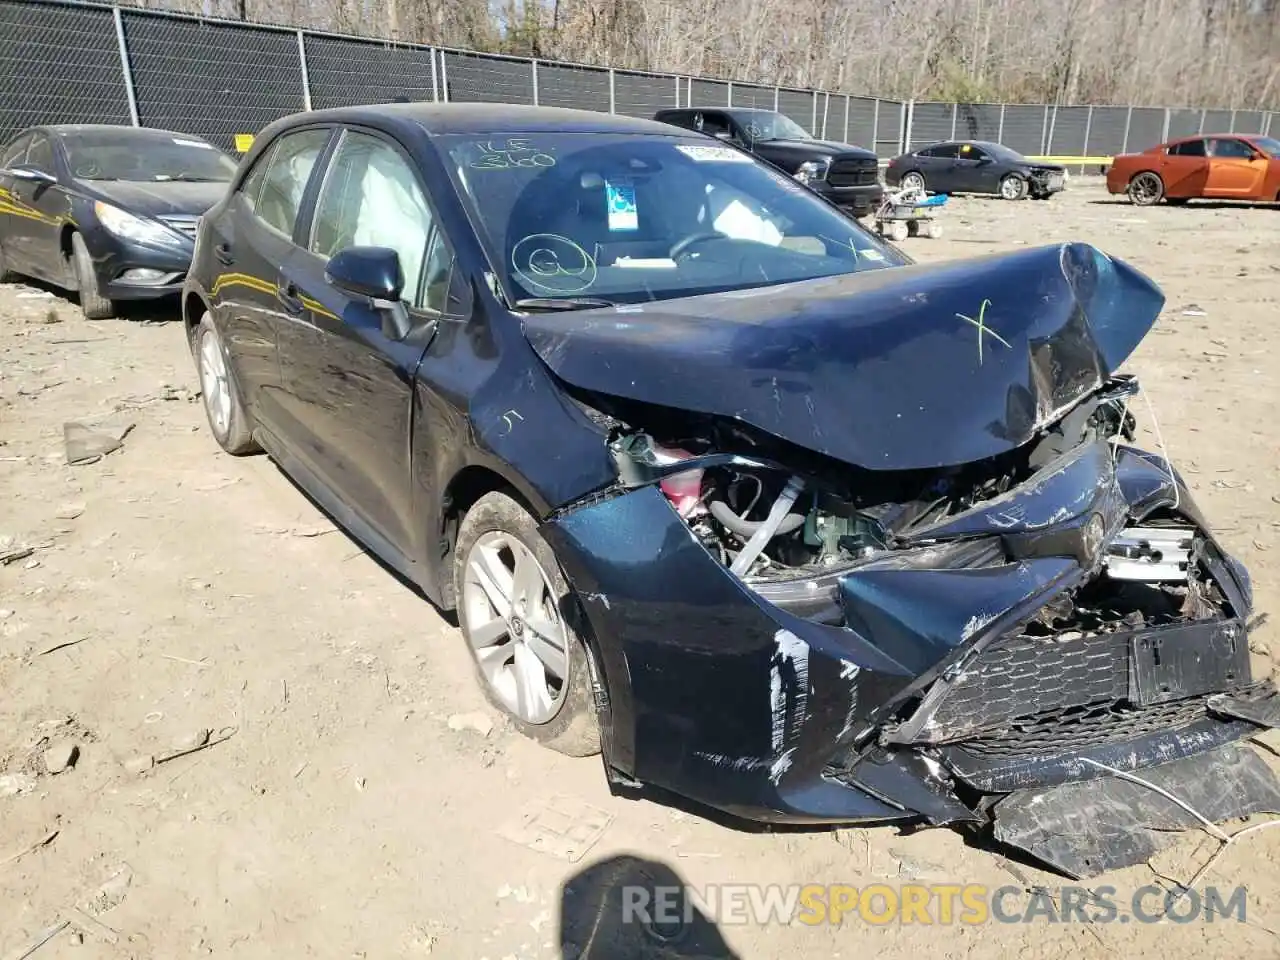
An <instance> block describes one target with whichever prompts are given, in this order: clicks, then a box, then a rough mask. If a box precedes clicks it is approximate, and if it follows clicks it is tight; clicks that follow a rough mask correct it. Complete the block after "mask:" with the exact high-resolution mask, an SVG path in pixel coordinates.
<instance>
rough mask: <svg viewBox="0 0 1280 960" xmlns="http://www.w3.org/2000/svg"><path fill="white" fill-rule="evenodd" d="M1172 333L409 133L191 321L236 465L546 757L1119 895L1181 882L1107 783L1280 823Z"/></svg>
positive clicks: (698, 141)
mask: <svg viewBox="0 0 1280 960" xmlns="http://www.w3.org/2000/svg"><path fill="white" fill-rule="evenodd" d="M1163 302H1164V298H1163V296H1162V294H1161V293H1160V291H1159V290H1158V289H1157V288H1156V287H1155V286H1154V285H1153V284H1152V283H1151V281H1149V280H1148V279H1147V278H1145V277H1144V276H1142V275H1141V274H1139V273H1138V272H1136V271H1135V270H1133V269H1132V268H1131V267H1129V266H1127V265H1126V264H1124V263H1122V262H1120V261H1117V260H1114V259H1112V258H1110V257H1108V256H1107V255H1105V254H1103V253H1102V252H1100V251H1098V250H1096V249H1095V248H1093V247H1091V246H1087V245H1084V244H1059V245H1053V246H1045V247H1038V248H1034V249H1024V250H1020V251H1018V252H1015V253H1009V254H999V255H996V256H990V257H984V258H981V259H975V260H969V261H963V262H956V263H948V264H940V265H932V266H921V265H916V264H913V263H911V262H910V261H909V260H908V259H907V258H906V257H905V256H903V255H902V254H901V253H899V252H898V251H896V250H895V249H893V248H892V247H889V246H887V245H885V244H884V243H883V242H881V241H880V240H878V239H877V238H875V237H873V236H872V235H870V234H869V233H868V232H867V231H865V230H863V229H862V228H861V227H859V226H858V225H857V223H856V222H854V221H852V220H850V219H848V218H847V217H846V216H844V215H843V214H841V213H840V212H839V211H838V210H836V209H835V208H833V207H832V206H830V205H829V204H828V203H827V202H826V201H824V200H823V199H821V198H820V197H818V196H816V195H815V194H814V193H813V192H811V191H810V190H808V189H806V188H805V187H804V186H802V185H800V184H798V183H796V182H795V181H794V180H793V179H792V178H790V177H788V176H786V175H785V174H782V173H780V172H779V171H777V170H775V169H773V168H771V167H769V166H767V165H764V164H762V163H760V162H759V161H757V160H755V159H754V158H752V157H751V156H749V155H748V154H746V153H744V152H742V151H740V150H737V149H734V148H733V147H730V146H727V145H725V144H722V143H720V142H719V141H717V140H715V139H714V138H711V137H706V136H702V135H700V134H697V133H694V132H691V131H681V130H678V129H676V128H673V127H671V126H668V125H666V124H659V123H654V122H650V121H645V120H634V119H627V118H623V117H615V116H605V115H601V114H594V113H585V112H578V111H569V110H555V109H545V108H532V107H512V106H499V105H479V104H454V105H417V104H398V105H391V106H380V107H362V108H351V109H344V110H335V111H323V112H315V113H306V114H299V115H296V116H291V117H287V118H285V119H283V120H280V121H278V122H276V123H274V124H272V125H271V126H270V127H268V128H267V129H266V130H265V131H263V132H262V134H261V135H260V136H259V137H258V138H257V142H256V143H255V145H254V147H253V150H252V151H251V153H250V154H249V155H248V156H247V157H246V158H245V160H244V162H243V163H242V164H241V165H240V168H239V170H238V171H237V173H236V178H235V180H234V181H233V182H232V184H231V186H230V190H229V192H228V194H227V195H226V197H225V198H224V199H223V200H222V201H221V202H220V203H219V204H218V205H217V206H215V207H214V208H213V209H211V210H210V211H209V212H208V214H207V215H206V216H205V217H204V218H203V220H202V224H201V227H200V230H199V234H198V239H197V245H196V252H195V257H194V264H193V266H192V269H191V272H190V274H189V278H188V282H187V284H186V289H185V293H184V298H183V310H184V318H185V321H186V327H187V331H188V335H189V337H190V340H191V344H192V349H193V353H194V356H195V358H196V363H197V366H198V368H199V373H200V382H201V388H202V393H203V397H204V403H205V407H206V411H207V413H208V418H209V423H210V426H211V428H212V431H213V433H214V436H215V437H216V438H217V440H218V442H219V443H220V444H221V445H222V447H223V448H224V449H225V450H227V451H228V452H230V453H233V454H244V453H249V452H251V451H254V450H257V449H265V451H266V452H267V453H268V454H269V455H270V456H271V457H272V458H273V459H274V460H275V461H276V462H277V463H278V464H279V465H280V466H281V467H282V468H283V469H284V470H285V471H286V472H287V473H288V474H289V475H290V476H291V477H292V478H293V479H294V480H296V481H297V482H298V483H299V484H300V485H301V486H302V487H303V488H304V489H305V490H306V491H307V492H308V493H310V494H311V495H312V496H313V497H314V498H315V499H316V500H317V501H318V502H319V503H320V504H321V505H322V506H323V507H324V508H325V509H326V510H327V511H328V512H329V513H330V514H331V515H332V516H333V517H334V518H335V519H336V520H337V521H338V522H339V523H340V524H342V525H343V527H345V529H346V530H347V531H349V532H350V534H351V535H352V536H354V537H355V538H357V539H359V540H360V541H361V542H363V543H364V544H365V545H366V546H367V547H368V548H369V549H370V550H371V551H372V552H373V553H375V554H376V555H377V556H378V557H380V558H381V559H382V560H383V561H384V562H385V563H387V564H388V565H390V566H392V567H393V568H395V569H396V570H398V571H400V573H402V574H403V575H404V576H405V577H407V578H408V579H409V580H411V581H412V582H414V583H416V584H417V585H418V586H419V587H420V588H421V590H422V592H423V594H425V596H426V597H428V598H429V599H430V600H431V601H433V602H434V603H435V604H437V605H438V606H439V607H441V608H443V609H445V610H456V611H457V615H458V620H459V624H460V626H461V629H462V633H463V635H464V637H465V639H466V642H467V644H468V647H469V649H470V651H471V654H472V656H473V657H474V660H475V664H476V667H477V673H478V676H479V679H480V682H481V684H482V686H483V688H484V690H485V692H486V694H487V696H488V697H489V699H490V700H491V701H492V703H493V704H494V705H495V706H496V707H497V708H498V709H500V710H502V711H503V712H504V713H505V714H506V715H507V717H508V718H509V719H510V721H511V722H512V724H513V725H514V726H516V727H517V728H518V729H519V730H520V731H522V732H523V733H525V734H527V735H529V736H531V737H534V738H536V739H538V740H539V741H541V742H543V743H545V744H547V745H548V746H550V747H552V748H554V749H557V750H560V751H562V752H566V753H570V754H579V755H585V754H590V753H594V752H596V751H597V750H600V751H601V752H602V753H603V755H604V760H605V766H606V770H607V771H608V774H609V776H610V778H611V781H612V782H613V783H614V784H617V785H624V784H625V785H635V784H653V785H656V786H660V787H664V788H667V789H670V790H675V791H677V792H680V793H683V794H685V795H686V796H688V797H690V798H693V799H695V800H698V801H701V802H703V803H707V804H711V805H713V806H716V807H719V808H720V809H723V810H726V811H730V812H732V813H736V814H740V815H744V816H749V817H754V818H757V819H762V820H776V821H788V820H789V821H801V822H804V821H826V820H831V821H885V820H899V821H906V820H926V821H928V822H931V823H946V822H963V821H968V822H973V821H983V822H991V821H993V820H994V821H995V823H996V828H997V829H996V835H997V837H999V838H1001V839H1002V840H1004V841H1005V842H1009V843H1014V844H1016V845H1019V846H1022V847H1024V848H1026V849H1030V850H1034V851H1035V852H1036V855H1037V856H1041V857H1042V858H1045V859H1048V860H1050V862H1052V863H1054V864H1055V865H1056V866H1058V867H1059V868H1060V869H1063V870H1065V871H1067V872H1070V873H1073V874H1075V875H1083V874H1085V873H1088V872H1090V871H1091V870H1096V869H1101V868H1104V867H1107V866H1113V865H1117V862H1118V860H1117V858H1118V857H1120V856H1121V855H1120V854H1118V853H1117V852H1116V851H1122V853H1123V856H1141V855H1142V854H1143V852H1144V848H1143V846H1142V844H1141V843H1139V842H1138V841H1137V840H1134V842H1132V843H1129V844H1127V845H1120V846H1116V847H1114V848H1113V849H1110V850H1108V851H1103V852H1101V853H1099V851H1097V850H1095V849H1092V848H1091V843H1092V840H1096V839H1097V838H1100V837H1102V836H1104V835H1108V836H1109V834H1106V833H1105V831H1079V830H1073V829H1071V828H1070V824H1069V822H1068V821H1069V820H1070V818H1071V817H1073V816H1075V815H1076V812H1077V811H1078V809H1079V806H1080V803H1081V800H1080V796H1079V794H1078V791H1077V792H1073V790H1076V788H1079V787H1080V786H1081V784H1080V783H1079V782H1078V781H1082V780H1086V781H1091V782H1089V783H1088V784H1087V789H1088V791H1089V793H1088V797H1089V801H1090V802H1091V803H1093V804H1094V805H1095V806H1097V805H1102V806H1106V804H1107V803H1108V802H1109V800H1108V798H1110V800H1112V801H1114V805H1117V806H1116V809H1120V807H1121V806H1123V802H1124V796H1125V795H1124V792H1123V791H1124V790H1126V789H1130V788H1131V785H1130V784H1128V783H1126V782H1125V781H1123V780H1121V779H1118V778H1116V777H1115V776H1114V772H1115V771H1116V770H1125V771H1127V770H1131V769H1136V768H1144V777H1147V778H1150V779H1152V780H1153V781H1154V780H1159V781H1161V782H1165V783H1166V784H1169V785H1170V786H1169V789H1171V790H1174V791H1175V792H1176V790H1177V789H1179V787H1178V784H1185V783H1192V782H1194V783H1214V782H1221V780H1222V778H1223V777H1227V776H1229V777H1231V778H1232V780H1231V782H1233V783H1237V784H1243V785H1244V786H1241V787H1240V789H1239V790H1233V791H1230V792H1221V791H1220V794H1221V797H1220V800H1221V802H1219V803H1217V806H1214V805H1213V803H1211V802H1210V801H1211V800H1212V799H1213V798H1212V797H1208V798H1203V799H1202V800H1198V801H1197V803H1198V804H1203V805H1207V806H1203V805H1202V806H1201V807H1200V808H1201V809H1204V810H1206V815H1212V816H1213V817H1214V818H1221V817H1225V816H1234V815H1237V814H1240V813H1241V812H1242V811H1244V810H1246V808H1247V809H1275V808H1276V807H1277V806H1280V788H1277V785H1276V784H1275V782H1274V778H1270V774H1269V773H1268V772H1267V770H1266V768H1265V766H1260V765H1261V761H1260V760H1258V759H1257V758H1256V757H1255V756H1253V755H1252V754H1250V753H1248V752H1246V751H1245V750H1244V749H1243V748H1241V747H1239V745H1238V744H1237V743H1235V741H1237V740H1240V739H1242V738H1244V737H1246V736H1248V735H1249V734H1250V733H1251V732H1252V731H1255V730H1256V729H1257V728H1258V727H1259V726H1266V725H1274V724H1275V723H1276V721H1277V718H1280V709H1278V708H1277V706H1276V704H1277V698H1276V697H1275V695H1274V690H1272V689H1271V688H1270V687H1269V686H1267V685H1266V684H1265V683H1254V682H1253V680H1252V679H1251V676H1250V672H1249V670H1250V666H1249V661H1248V643H1247V639H1246V635H1247V618H1248V617H1249V612H1250V607H1251V590H1250V586H1249V579H1248V575H1247V574H1246V573H1245V571H1244V569H1243V568H1242V567H1241V566H1240V565H1239V564H1237V563H1236V562H1235V561H1234V560H1233V559H1231V557H1230V556H1228V555H1227V554H1226V553H1225V552H1224V551H1223V550H1222V548H1221V547H1220V546H1219V545H1218V543H1217V541H1216V540H1215V539H1214V538H1213V536H1212V534H1211V532H1210V531H1209V529H1208V527H1207V524H1206V522H1205V520H1204V518H1203V516H1202V515H1201V513H1200V511H1199V510H1198V509H1197V507H1196V506H1195V503H1194V501H1193V499H1192V497H1191V494H1190V491H1188V490H1187V488H1186V487H1185V485H1184V484H1183V483H1182V481H1181V479H1180V478H1179V477H1178V476H1177V474H1176V472H1175V471H1174V470H1173V469H1172V468H1171V467H1170V465H1169V464H1168V463H1167V462H1166V460H1165V459H1164V458H1162V457H1158V456H1155V455H1153V454H1149V453H1144V452H1142V451H1140V450H1138V449H1136V448H1134V447H1132V446H1130V445H1129V443H1128V441H1130V440H1132V438H1133V435H1134V418H1133V415H1132V414H1131V413H1130V410H1129V406H1130V399H1131V398H1132V397H1133V396H1134V395H1135V394H1136V393H1137V392H1138V390H1139V387H1138V383H1137V381H1136V379H1134V377H1132V376H1130V375H1118V374H1117V373H1116V372H1115V371H1116V369H1117V368H1118V367H1119V366H1120V364H1121V363H1123V362H1124V361H1125V359H1126V358H1127V357H1128V356H1129V354H1130V353H1131V352H1132V351H1133V349H1134V347H1135V346H1136V345H1137V343H1138V342H1139V341H1140V340H1141V339H1142V337H1143V336H1144V335H1145V334H1146V332H1147V331H1148V330H1149V329H1150V327H1151V325H1152V324H1153V323H1154V321H1155V319H1156V317H1157V315H1158V314H1159V313H1160V310H1161V307H1162V305H1163ZM1188 731H1194V735H1192V734H1191V733H1188ZM1085 760H1092V761H1093V763H1092V764H1090V763H1086V762H1084V761H1085ZM1175 768H1176V769H1175ZM1215 796H1216V795H1215ZM1099 809H1101V807H1099ZM1028 811H1032V812H1031V813H1028ZM1099 816H1101V814H1099ZM1002 817H1003V818H1004V820H1001V818H1002ZM1059 821H1061V822H1059ZM1125 822H1128V821H1125ZM1002 823H1003V826H1001V824H1002ZM1116 829H1120V828H1119V827H1117V828H1116ZM1151 833H1152V831H1146V832H1143V833H1142V837H1147V836H1148V835H1149V834H1151ZM1064 837H1072V838H1074V839H1073V840H1071V841H1070V842H1067V841H1065V840H1063V838H1064ZM1046 838H1047V839H1046ZM1091 838H1092V840H1091ZM1050 841H1051V842H1050ZM1095 845H1096V844H1095Z"/></svg>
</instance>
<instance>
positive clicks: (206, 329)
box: [191, 313, 258, 457]
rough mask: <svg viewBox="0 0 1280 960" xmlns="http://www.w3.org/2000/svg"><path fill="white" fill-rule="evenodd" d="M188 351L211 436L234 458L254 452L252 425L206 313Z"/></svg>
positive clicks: (256, 448)
mask: <svg viewBox="0 0 1280 960" xmlns="http://www.w3.org/2000/svg"><path fill="white" fill-rule="evenodd" d="M191 352H192V354H194V356H195V360H196V369H197V370H198V371H199V373H200V397H201V399H202V400H203V402H204V413H205V416H206V417H208V419H209V430H210V431H211V432H212V433H213V439H215V440H217V441H218V446H220V447H222V449H223V450H225V451H226V452H227V453H229V454H231V455H232V456H235V457H242V456H244V455H245V454H248V453H256V452H257V451H258V445H257V443H255V442H254V439H253V424H252V423H251V422H250V420H249V417H248V414H246V413H245V412H244V402H243V401H242V400H241V398H240V390H239V388H238V387H237V386H236V381H235V378H234V377H232V376H231V373H230V368H229V366H228V364H227V354H226V351H225V350H224V349H223V347H222V338H221V337H220V336H218V331H217V328H215V327H214V325H213V321H212V320H211V319H210V317H209V314H207V313H206V314H205V315H204V316H203V317H201V318H200V324H199V326H197V327H196V332H195V336H193V337H192V338H191Z"/></svg>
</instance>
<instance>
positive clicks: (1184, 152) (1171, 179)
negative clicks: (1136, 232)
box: [1107, 133, 1280, 207]
mask: <svg viewBox="0 0 1280 960" xmlns="http://www.w3.org/2000/svg"><path fill="white" fill-rule="evenodd" d="M1107 190H1109V191H1110V192H1111V193H1127V194H1128V195H1129V199H1130V200H1131V201H1133V202H1134V203H1136V204H1140V205H1141V206H1144V207H1145V206H1150V205H1151V204H1154V203H1159V202H1160V201H1161V200H1166V201H1168V202H1169V203H1186V202H1187V201H1188V200H1195V199H1199V198H1201V197H1204V198H1210V197H1211V198H1213V199H1215V200H1264V201H1267V202H1272V201H1280V140H1276V139H1275V138H1274V137H1263V136H1255V135H1253V134H1234V133H1224V134H1201V135H1199V136H1195V137H1185V138H1182V139H1179V140H1171V141H1169V142H1168V143H1162V144H1160V146H1158V147H1152V148H1151V149H1150V150H1146V151H1143V152H1142V153H1124V154H1121V155H1120V156H1118V157H1116V158H1115V159H1114V160H1112V162H1111V168H1110V169H1109V170H1108V171H1107Z"/></svg>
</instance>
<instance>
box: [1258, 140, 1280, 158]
mask: <svg viewBox="0 0 1280 960" xmlns="http://www.w3.org/2000/svg"><path fill="white" fill-rule="evenodd" d="M1253 145H1254V146H1255V147H1261V148H1262V149H1263V150H1265V151H1267V153H1269V154H1271V156H1273V157H1280V140H1277V139H1276V138H1275V137H1254V138H1253Z"/></svg>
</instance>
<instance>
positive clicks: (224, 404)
mask: <svg viewBox="0 0 1280 960" xmlns="http://www.w3.org/2000/svg"><path fill="white" fill-rule="evenodd" d="M200 392H201V393H202V394H203V395H204V405H205V409H206V410H207V411H208V413H209V420H210V421H211V422H212V424H213V429H214V430H215V431H216V432H217V434H218V436H220V437H223V436H226V434H227V430H228V429H229V428H230V426H231V385H230V384H229V383H227V364H226V361H225V360H224V359H223V357H222V345H221V344H219V343H218V335H217V334H216V333H214V332H213V331H212V330H206V331H205V333H204V335H203V336H202V337H201V338H200Z"/></svg>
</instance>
